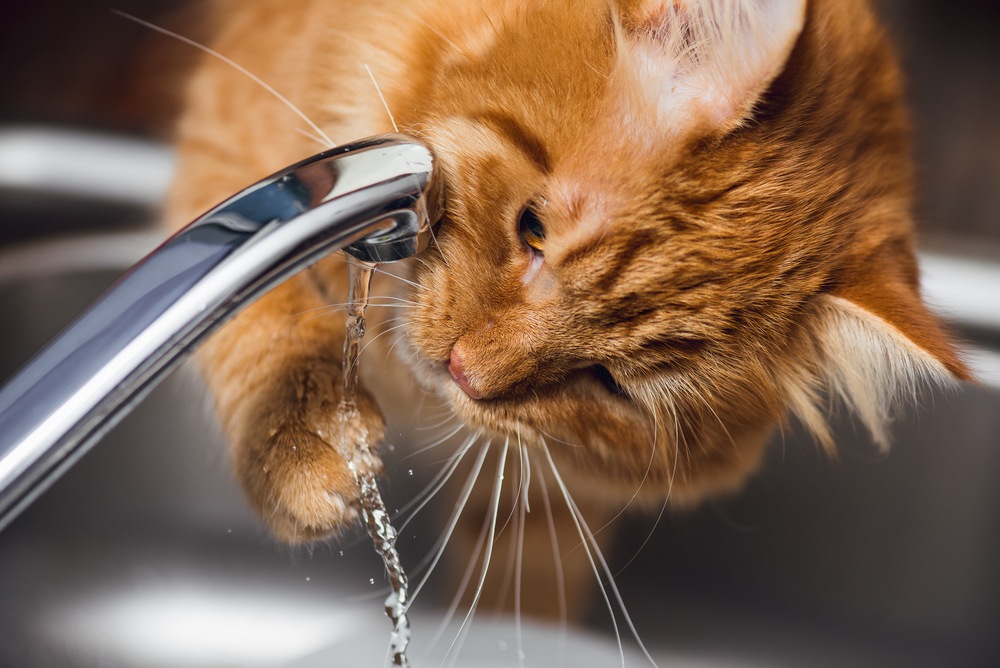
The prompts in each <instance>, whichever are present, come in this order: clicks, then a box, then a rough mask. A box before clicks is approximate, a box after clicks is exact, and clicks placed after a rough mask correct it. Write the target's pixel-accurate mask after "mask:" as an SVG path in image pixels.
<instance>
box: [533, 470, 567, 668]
mask: <svg viewBox="0 0 1000 668" xmlns="http://www.w3.org/2000/svg"><path fill="white" fill-rule="evenodd" d="M538 466H539V467H541V464H539V465H538ZM539 476H540V477H541V484H540V485H539V486H540V487H541V489H542V504H543V505H544V506H545V518H546V519H547V520H548V523H549V537H550V538H551V539H552V559H553V561H554V562H555V570H556V592H557V594H558V596H559V664H560V665H561V666H564V665H566V631H567V627H568V620H569V614H568V611H567V610H566V576H565V574H564V573H563V565H562V554H561V553H560V551H559V536H558V535H557V532H556V521H555V518H554V517H553V516H552V504H551V502H550V501H549V490H548V485H547V484H546V482H545V476H544V475H541V469H540V470H539Z"/></svg>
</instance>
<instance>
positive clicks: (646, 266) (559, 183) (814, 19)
mask: <svg viewBox="0 0 1000 668" xmlns="http://www.w3.org/2000/svg"><path fill="white" fill-rule="evenodd" d="M218 11H219V13H220V16H221V17H222V18H221V19H220V20H219V24H220V25H221V26H222V27H221V28H220V30H219V33H218V35H217V38H216V40H215V42H214V43H213V45H212V46H213V47H214V48H216V49H217V50H219V51H220V52H221V53H223V54H225V55H226V56H228V57H229V58H232V59H233V60H235V61H237V62H239V63H240V64H241V65H242V66H244V67H246V68H247V69H249V70H251V71H253V72H254V73H255V74H256V75H258V76H260V77H261V78H262V79H264V80H266V81H268V82H269V83H271V84H272V85H274V86H275V87H276V88H278V89H279V90H280V91H281V92H282V94H283V95H285V96H286V97H287V98H289V99H290V100H292V101H294V102H295V103H296V104H297V105H299V107H300V108H301V109H302V110H303V112H304V113H306V114H307V115H308V116H309V117H310V118H311V119H312V120H313V121H314V122H315V123H317V124H318V125H319V126H320V127H321V128H322V129H323V130H324V131H325V132H326V133H327V134H328V135H330V136H331V137H333V138H334V139H335V140H337V141H347V140H350V139H355V138H358V137H362V136H366V135H370V134H375V133H379V132H385V131H388V130H390V129H391V127H390V124H389V123H390V121H389V116H388V114H386V111H385V109H384V108H383V106H382V100H381V99H380V97H379V95H378V94H377V92H376V91H375V89H374V87H373V86H372V83H371V80H370V79H369V75H368V72H367V71H366V68H365V65H367V66H369V67H370V69H371V72H372V73H373V75H374V76H375V77H377V79H378V82H379V84H380V86H381V91H382V93H383V94H384V95H385V99H386V103H387V104H388V106H389V108H390V109H391V111H392V114H393V115H394V116H395V121H396V123H397V124H398V125H399V128H400V130H401V131H402V132H408V133H412V134H414V135H417V136H420V137H422V138H423V139H424V140H425V141H427V142H428V143H429V144H430V145H431V146H432V148H433V149H434V150H435V152H436V153H437V155H438V157H439V159H440V161H441V163H442V165H443V167H444V171H445V177H446V183H447V187H448V203H447V211H446V214H445V218H444V220H443V222H442V224H441V227H440V229H439V232H438V235H437V241H438V244H437V245H436V246H435V247H434V248H433V249H432V250H430V251H428V252H427V253H426V254H425V255H424V256H423V257H421V258H419V261H418V262H414V263H412V265H411V266H410V268H409V271H410V274H409V275H410V276H411V277H412V279H413V280H414V281H415V282H416V283H417V286H418V287H416V288H415V289H414V290H412V291H411V290H408V289H403V288H406V286H405V285H402V284H400V283H399V282H391V281H388V280H385V281H384V282H383V283H382V284H381V285H377V286H376V293H379V292H381V293H383V294H388V293H394V294H404V293H405V294H406V295H407V296H408V298H409V299H412V300H415V301H416V306H415V307H414V308H412V309H410V310H408V311H406V314H407V315H406V321H407V330H406V339H405V341H406V345H405V346H398V347H397V348H398V349H403V352H404V355H403V357H404V358H406V359H407V360H409V364H410V367H411V371H412V373H413V375H414V376H415V377H416V379H417V380H418V382H419V383H420V384H421V385H423V386H424V387H425V388H426V389H428V390H430V391H431V392H434V393H437V394H440V395H442V396H443V397H445V398H446V400H447V401H448V402H449V403H450V405H451V407H452V409H453V410H454V412H455V413H456V414H457V415H458V416H459V417H460V419H461V420H462V421H464V422H465V423H466V424H468V425H471V426H474V427H477V428H483V429H484V430H486V432H487V433H489V434H493V435H496V436H498V437H500V438H504V437H508V436H510V435H511V434H515V433H516V434H517V435H518V438H520V439H523V440H524V441H525V442H527V443H528V444H529V445H530V446H532V447H540V446H541V444H542V443H543V442H545V441H547V442H548V447H549V448H550V449H551V450H552V452H553V456H554V457H555V458H556V460H557V461H558V462H559V463H560V465H561V466H562V468H564V469H565V471H566V475H567V477H568V478H570V481H571V485H575V486H577V488H578V489H585V490H586V494H587V495H588V497H589V498H591V499H592V500H593V499H602V500H603V502H604V503H605V504H606V507H607V508H612V507H613V506H612V504H614V503H619V504H620V503H621V502H622V500H625V499H629V498H630V497H631V496H632V495H633V494H634V493H635V491H636V489H637V488H639V487H640V486H641V490H640V497H641V498H643V499H646V500H653V499H659V500H662V499H663V498H664V496H668V495H669V496H670V498H671V499H672V500H673V501H675V502H677V503H693V502H696V501H698V500H700V499H701V498H703V497H705V496H706V495H709V494H715V493H720V492H726V491H731V490H734V489H737V488H738V487H739V486H740V485H741V484H742V482H743V481H744V480H745V478H746V477H747V475H749V474H750V473H751V472H752V471H753V470H754V469H756V467H757V466H758V464H759V461H760V459H761V454H762V452H763V448H764V444H765V442H766V440H767V438H768V436H769V434H770V432H771V431H772V429H773V428H774V426H775V425H776V424H778V423H780V422H781V421H782V420H784V419H786V415H787V414H788V413H789V412H792V413H794V414H796V415H798V416H799V418H800V419H801V420H802V421H803V422H804V423H805V424H806V425H807V426H808V427H810V428H811V429H812V430H813V432H814V433H815V434H816V435H817V437H818V438H819V439H820V440H821V441H823V442H824V443H826V444H830V436H829V434H828V432H827V428H826V425H825V419H824V415H823V413H822V411H821V409H820V408H819V406H821V405H822V402H821V397H822V396H823V395H824V394H825V393H835V394H840V395H841V396H842V397H843V398H844V400H845V402H846V403H847V404H848V405H849V406H853V407H854V408H855V409H856V410H857V411H858V412H859V414H861V415H862V418H863V419H864V421H865V422H866V424H868V426H869V427H870V428H871V430H872V433H873V435H874V437H875V438H876V439H877V440H879V441H884V439H885V435H884V430H885V425H886V422H887V420H888V419H889V418H890V417H891V412H892V405H893V401H892V397H890V396H889V395H890V394H892V395H895V394H900V393H902V390H904V389H907V388H908V387H909V386H910V385H911V384H913V383H918V382H924V381H932V382H936V381H947V379H949V378H952V377H957V378H965V377H967V372H966V370H965V367H964V366H963V364H962V362H961V360H960V359H959V358H958V356H957V355H956V353H955V351H954V348H953V347H952V344H951V343H950V342H949V340H948V337H947V335H946V334H945V333H944V332H943V331H942V329H941V327H940V326H939V325H938V324H937V322H936V320H935V318H934V317H933V316H932V315H931V314H930V313H929V312H928V311H927V310H926V309H925V307H924V306H923V305H922V303H921V302H920V297H919V294H918V282H917V272H916V265H915V260H914V256H913V238H912V229H911V221H910V191H909V188H910V162H909V150H908V139H907V137H908V121H907V116H906V112H905V109H904V107H903V105H902V102H901V93H900V77H899V73H898V72H897V68H896V64H895V61H894V58H893V55H892V52H891V49H890V47H889V46H888V44H887V43H886V40H885V37H884V35H883V34H882V31H881V29H880V28H879V27H878V25H877V23H876V21H875V19H874V17H873V16H872V14H871V11H870V9H869V8H868V6H867V3H866V2H865V1H864V0H812V1H810V2H808V3H804V2H801V1H799V0H686V1H682V2H669V3H664V2H662V1H654V0H621V1H620V2H611V3H609V2H606V1H602V0H586V1H584V0H573V1H572V2H571V1H570V0H547V1H544V2H526V1H523V0H497V1H495V2H490V3H486V2H458V3H455V2H450V1H448V2H446V1H444V0H413V1H412V2H406V3H402V2H397V1H396V0H393V1H389V0H380V1H374V2H367V3H348V2H331V1H328V0H323V1H320V0H280V1H279V0H255V1H253V2H246V1H242V2H236V1H235V0H230V1H226V2H219V3H218ZM765 19H766V20H765ZM368 26H377V29H369V28H368ZM298 125H300V121H299V120H298V119H297V118H296V117H295V116H294V115H293V114H292V113H290V112H289V110H288V109H287V108H285V107H284V106H283V105H282V104H280V103H279V102H277V101H276V100H275V99H273V97H271V96H269V95H268V94H267V93H266V91H263V90H262V89H261V88H260V87H259V86H256V85H254V84H253V83H252V82H251V81H249V80H248V79H247V78H246V77H244V76H242V75H240V74H239V73H237V72H234V71H233V69H232V68H230V67H228V66H226V65H225V64H223V63H220V62H218V61H217V60H213V59H206V60H205V61H204V63H203V64H202V66H201V68H200V69H199V71H198V73H197V75H196V76H195V78H194V80H193V82H192V84H191V87H190V90H189V105H188V111H187V113H186V115H185V117H184V119H183V122H182V124H181V126H180V130H179V138H178V146H179V150H180V157H181V164H180V170H179V173H180V177H179V179H178V181H177V183H176V185H175V188H174V192H173V198H172V204H171V217H172V219H173V220H175V221H177V222H180V221H184V220H188V219H190V218H191V217H192V216H193V215H194V214H196V213H197V212H199V211H200V210H202V209H205V208H207V207H208V206H209V205H211V204H213V203H214V202H215V201H216V200H219V199H221V198H223V197H224V196H226V195H228V194H229V193H231V192H233V191H235V190H236V189H237V188H239V187H240V186H243V185H245V184H246V183H248V182H250V181H252V180H254V179H255V178H258V177H261V176H263V175H265V174H267V173H269V172H271V171H273V170H275V169H277V168H280V167H282V166H283V165H285V164H287V163H289V162H291V161H293V160H296V159H299V158H301V157H304V156H306V155H308V154H310V153H313V152H315V150H316V149H317V148H319V147H318V146H317V145H315V144H314V143H313V141H312V140H310V139H308V138H306V137H305V136H303V135H302V134H301V133H297V132H296V131H295V128H296V127H298ZM530 202H535V203H538V202H544V204H543V205H542V206H541V209H540V212H539V218H540V220H541V221H542V222H543V223H544V226H545V230H546V240H545V251H544V260H543V262H542V264H541V265H540V268H539V267H535V268H534V269H532V270H531V272H530V273H528V268H529V266H530V265H531V262H532V258H533V256H532V253H531V251H529V250H528V249H527V247H526V246H524V244H523V243H522V242H521V241H520V240H519V238H518V217H519V214H520V212H521V210H522V209H523V207H524V206H525V205H526V204H527V203H530ZM343 284H344V276H343V267H342V261H341V260H338V259H331V260H328V261H326V262H324V263H321V264H320V265H318V266H317V267H316V268H314V269H312V270H310V271H309V272H307V273H306V274H304V275H301V276H299V277H297V278H295V279H292V280H291V281H289V282H288V283H287V284H285V285H284V286H282V287H281V288H279V289H277V290H276V291H274V293H272V294H271V295H268V296H267V297H265V298H264V299H263V300H261V301H260V302H259V303H258V304H257V305H255V306H254V307H252V308H251V309H249V310H248V311H247V312H246V313H245V314H243V315H242V316H241V317H239V318H238V319H237V320H236V321H235V322H234V323H233V324H231V325H230V326H228V327H227V328H226V329H225V330H224V331H222V332H220V334H219V335H218V336H216V337H214V339H213V340H212V341H211V342H210V343H209V344H208V346H207V347H206V349H205V351H204V353H203V354H202V355H201V360H202V364H203V367H204V369H205V374H206V377H207V379H208V382H209V384H210V386H211V387H212V389H213V391H214V393H215V396H216V398H217V401H218V405H219V410H220V415H221V417H222V421H223V423H224V425H225V428H226V429H227V431H228V433H229V434H230V436H231V439H232V442H233V448H234V452H235V456H236V461H237V465H238V468H239V470H240V474H241V477H242V479H243V482H244V485H245V487H246V488H247V491H248V493H249V495H250V497H251V499H252V500H253V502H254V503H255V505H256V507H257V508H258V510H259V511H260V512H261V514H262V515H263V516H264V517H265V518H267V519H268V520H269V521H270V522H271V524H272V526H273V527H274V528H275V530H276V531H277V532H278V534H279V535H281V536H282V537H284V538H287V539H291V540H304V539H311V538H314V537H316V536H318V535H322V534H324V533H328V532H330V531H334V530H336V529H337V528H338V527H339V526H341V525H342V524H343V523H344V522H345V521H347V519H349V518H350V516H351V511H350V504H351V503H352V501H353V500H354V499H356V497H357V491H356V490H355V489H354V488H353V485H352V483H351V481H350V478H349V476H347V475H346V472H345V467H344V464H343V462H342V461H339V460H338V459H337V456H336V455H335V454H334V450H333V449H332V448H324V447H322V443H323V437H322V436H317V432H322V431H324V429H326V428H327V426H328V425H329V423H330V420H331V419H332V418H331V416H330V411H331V407H332V406H334V405H335V404H336V400H337V397H338V389H337V388H338V383H337V378H339V358H340V354H339V351H340V349H341V345H342V341H343V317H342V315H328V316H324V317H312V316H310V315H309V312H310V310H311V309H316V308H319V307H322V306H323V305H324V304H326V303H329V302H331V301H332V302H340V301H343ZM372 318H373V327H372V328H371V329H372V330H374V331H377V330H378V329H379V327H380V326H386V323H385V322H384V321H383V322H381V323H380V321H379V316H378V313H377V311H373V313H372ZM390 343H391V339H390V338H388V337H387V338H383V339H382V340H381V341H380V342H377V345H382V344H384V345H383V346H382V349H386V348H388V346H389V344H390ZM377 359H384V357H383V356H379V355H372V361H371V362H369V365H371V364H375V363H376V362H375V360H377ZM455 359H458V360H460V368H461V369H462V370H463V373H464V378H463V383H466V384H467V387H466V389H467V390H469V392H467V391H464V390H463V389H462V387H460V386H459V385H458V384H457V383H456V382H454V381H453V380H452V377H451V375H450V374H449V371H448V364H449V361H452V364H455V362H454V361H453V360H455ZM390 371H391V373H390V374H389V375H388V376H382V380H381V382H380V383H379V385H380V387H370V388H369V389H371V390H372V391H373V393H374V394H375V395H376V396H378V395H379V394H380V393H387V392H388V393H391V392H395V393H396V394H395V395H394V396H395V397H396V401H395V403H396V404H397V405H402V406H404V407H408V406H413V405H415V404H416V401H415V400H413V399H410V400H400V399H399V394H400V388H404V389H405V388H408V387H410V386H411V385H412V384H409V383H407V382H406V381H405V380H404V379H402V378H401V376H402V375H405V373H406V370H405V369H403V368H402V365H400V364H398V363H393V365H392V368H391V369H390ZM470 393H474V395H475V396H477V397H479V398H476V399H473V398H472V397H471V396H470ZM385 405H386V406H388V405H389V403H388V402H386V403H385ZM364 411H365V416H366V420H367V421H368V422H369V423H370V425H371V427H372V429H373V430H374V431H375V432H377V433H381V430H382V421H381V417H380V414H379V412H378V409H377V408H376V407H375V406H374V404H373V403H372V402H371V401H366V403H365V404H364ZM404 411H405V409H404ZM567 443H568V444H573V445H564V444H567ZM574 446H581V447H574ZM330 498H332V499H335V502H326V501H327V500H328V499H330Z"/></svg>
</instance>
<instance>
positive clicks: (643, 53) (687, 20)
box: [618, 0, 806, 130]
mask: <svg viewBox="0 0 1000 668" xmlns="http://www.w3.org/2000/svg"><path fill="white" fill-rule="evenodd" d="M805 9H806V0H640V1H639V2H638V3H636V6H634V7H632V8H631V9H630V10H628V11H626V12H625V13H623V14H622V16H620V21H619V23H620V28H621V30H620V33H619V39H618V42H619V49H618V50H619V55H620V63H619V64H620V65H622V66H624V67H625V69H626V71H628V72H629V73H630V74H631V76H632V78H633V79H634V80H635V82H636V83H638V84H639V85H640V86H641V89H642V90H643V92H644V93H645V96H646V97H647V99H649V100H650V101H652V102H653V104H654V105H655V108H656V110H657V112H658V116H659V117H660V118H661V119H662V120H663V121H665V122H667V123H670V124H672V125H674V126H675V127H676V124H677V123H680V124H681V125H688V124H692V125H693V124H698V123H707V124H708V125H709V126H711V127H712V128H715V129H720V130H728V129H731V128H733V127H735V126H737V125H739V124H740V123H741V122H742V121H743V120H744V119H745V118H746V117H747V115H748V114H749V112H750V110H751V109H752V107H753V105H754V103H755V102H757V100H758V99H759V98H760V96H761V95H762V94H763V93H764V91H765V90H766V89H767V87H768V86H769V85H770V83H771V82H772V81H773V80H774V78H775V77H776V76H777V75H778V74H779V73H780V72H781V71H782V69H783V68H784V66H785V63H786V61H787V60H788V56H789V54H790V53H791V51H792V48H793V47H794V46H795V42H796V39H797V38H798V36H799V33H801V32H802V27H803V25H804V23H805Z"/></svg>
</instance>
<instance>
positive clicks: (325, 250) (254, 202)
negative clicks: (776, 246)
mask: <svg viewBox="0 0 1000 668" xmlns="http://www.w3.org/2000/svg"><path fill="white" fill-rule="evenodd" d="M442 197H443V188H442V184H441V178H440V175H439V173H438V169H437V167H436V164H435V159H434V156H433V154H432V153H431V152H430V150H429V149H428V148H427V147H426V146H425V145H423V144H421V143H419V142H416V141H414V140H412V139H409V138H404V137H401V136H398V135H388V136H383V137H374V138H370V139H365V140H362V141H359V142H356V143H353V144H348V145H344V146H340V147H337V148H334V149H330V150H328V151H324V152H323V153H320V154H318V155H315V156H313V157H311V158H309V159H307V160H303V161H302V162H300V163H297V164H295V165H292V166H290V167H288V168H286V169H284V170H282V171H280V172H278V173H276V174H274V175H272V176H270V177H268V178H266V179H264V180H263V181H260V182H259V183H256V184H254V185H252V186H250V187H249V188H247V189H246V190H244V191H243V192H241V193H239V194H237V195H235V196H233V197H232V198H230V199H228V200H226V201H225V202H223V203H222V204H220V205H219V206H217V207H215V208H214V209H212V210H211V211H209V212H207V213H206V214H204V215H203V216H201V217H200V218H198V219H197V220H195V221H194V222H193V223H191V224H190V225H188V226H187V227H185V228H184V229H182V230H181V231H180V232H178V233H177V234H176V235H174V236H173V237H171V238H170V239H169V240H167V241H166V242H165V243H164V244H163V245H161V246H160V247H159V248H158V249H156V250H155V251H153V252H152V253H151V254H149V255H148V256H147V257H146V258H145V259H143V260H142V261H141V262H139V263H138V264H136V265H135V266H134V267H132V268H131V269H130V270H129V271H128V273H126V274H125V275H124V276H123V277H122V278H121V279H120V280H119V281H118V282H117V283H116V284H115V285H114V286H112V287H111V288H110V289H109V290H108V291H107V292H106V293H105V294H104V295H103V296H102V297H101V298H100V299H99V300H98V301H97V302H95V303H94V304H93V305H92V306H91V307H90V308H89V309H88V310H87V311H85V312H84V313H83V314H82V315H81V316H80V317H79V318H77V320H76V321H75V322H73V323H72V324H71V325H70V326H69V327H68V328H66V329H65V330H64V331H63V332H62V333H61V334H60V335H59V336H58V337H57V338H56V339H54V340H53V341H52V342H51V343H50V344H49V345H48V346H47V347H46V348H45V349H44V350H43V351H42V352H41V353H40V354H39V355H38V356H36V357H35V358H34V359H33V360H32V361H31V362H29V363H28V364H27V365H26V366H25V367H24V368H22V369H21V371H19V372H18V373H17V375H15V376H14V377H13V378H12V379H11V380H10V381H9V382H8V384H7V385H6V386H5V387H3V389H2V390H0V530H2V529H3V528H4V527H5V526H7V524H9V523H10V522H11V520H13V519H14V517H16V516H17V514H18V513H19V512H20V511H21V510H23V509H24V508H25V507H27V506H28V505H29V504H30V503H31V502H32V501H33V500H34V499H35V498H36V497H37V496H38V495H39V494H41V493H42V492H43V491H44V490H45V489H46V488H47V487H48V485H50V484H51V483H52V482H54V480H55V479H56V478H58V476H59V475H61V474H62V473H63V472H64V471H66V470H67V469H68V468H69V467H71V466H72V465H73V463H75V462H76V461H77V459H79V457H81V456H82V455H83V454H84V453H85V452H86V451H87V450H88V449H89V447H90V446H92V445H93V443H94V442H96V440H97V439H98V438H99V437H100V436H101V435H102V434H103V433H104V432H106V431H107V430H109V429H110V428H111V427H113V426H114V425H115V424H116V423H117V421H118V420H120V419H121V418H122V417H124V416H125V414H126V413H127V412H128V410H129V409H130V408H131V407H132V406H134V405H135V404H136V403H137V402H138V401H140V400H141V399H142V398H143V397H144V396H145V395H146V394H147V393H148V392H149V391H150V390H151V389H152V388H153V387H154V386H155V385H156V384H157V383H158V382H159V381H160V380H161V379H162V378H163V377H165V375H166V374H167V372H169V371H170V370H172V369H173V368H174V367H175V366H176V365H177V364H178V363H179V362H180V361H181V360H182V359H183V358H184V357H185V356H186V355H187V354H188V353H190V352H191V351H192V350H193V349H194V348H195V347H196V346H197V345H198V344H199V343H200V342H201V341H202V340H203V339H204V338H205V337H206V336H208V334H210V333H211V332H212V331H214V330H215V329H217V328H218V327H219V326H220V325H222V323H224V322H225V321H226V320H228V319H229V318H231V317H232V316H233V315H235V314H236V313H237V312H238V311H239V310H241V309H242V308H243V307H245V306H247V305H248V304H250V303H252V302H253V301H254V300H255V299H257V298H258V297H260V296H261V295H263V294H264V293H265V292H267V291H268V290H269V289H270V288H272V287H274V286H275V285H277V284H278V283H280V282H281V281H283V280H285V279H287V278H288V277H289V276H291V275H293V274H294V273H296V272H298V271H299V270H301V269H304V268H305V267H307V266H309V265H310V264H312V263H314V262H316V261H317V260H319V259H320V258H322V257H324V256H326V255H328V254H330V253H332V252H334V251H336V250H339V249H344V250H345V251H347V252H349V253H351V254H352V255H354V256H355V257H357V258H359V259H362V260H365V261H368V262H393V261H396V260H402V259H405V258H407V257H411V256H413V255H415V254H417V253H419V252H420V251H422V250H423V249H424V248H426V246H427V244H428V242H429V240H430V238H431V233H432V227H433V226H434V225H435V224H436V223H437V221H438V219H439V218H440V214H441V210H442Z"/></svg>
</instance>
